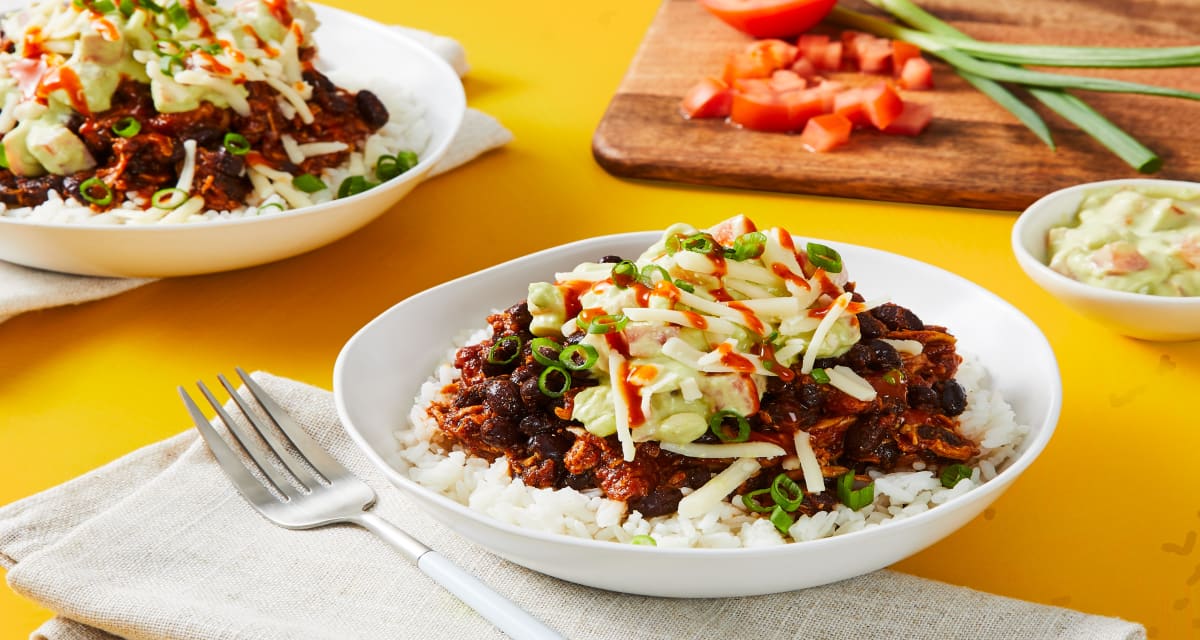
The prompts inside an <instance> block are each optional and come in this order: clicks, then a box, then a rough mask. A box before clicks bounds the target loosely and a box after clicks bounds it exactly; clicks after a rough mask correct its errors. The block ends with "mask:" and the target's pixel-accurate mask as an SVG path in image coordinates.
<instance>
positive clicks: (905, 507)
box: [396, 333, 1029, 549]
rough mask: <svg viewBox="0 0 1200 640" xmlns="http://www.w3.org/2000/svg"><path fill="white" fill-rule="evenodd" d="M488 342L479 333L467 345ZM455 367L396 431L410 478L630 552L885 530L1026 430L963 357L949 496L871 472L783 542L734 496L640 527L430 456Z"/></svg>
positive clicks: (480, 464)
mask: <svg viewBox="0 0 1200 640" xmlns="http://www.w3.org/2000/svg"><path fill="white" fill-rule="evenodd" d="M486 335H487V333H482V334H480V333H477V334H475V335H473V336H470V337H469V338H468V339H467V340H465V341H463V344H467V343H470V342H476V341H478V340H480V339H482V338H483V337H486ZM451 362H453V353H451V354H450V357H449V358H447V360H446V362H445V363H444V364H442V365H441V366H440V367H439V368H438V370H437V371H436V372H435V374H434V375H433V376H432V377H431V378H430V379H429V380H428V381H426V382H425V383H424V384H423V385H422V387H421V390H420V393H419V395H418V396H417V398H416V399H415V403H414V405H413V408H412V411H411V413H410V415H409V424H408V425H406V426H405V428H402V429H400V430H398V431H397V434H396V435H397V438H398V439H399V442H400V451H401V456H402V458H403V459H404V461H406V462H407V463H409V464H410V465H411V466H410V467H409V469H408V475H409V477H410V478H412V480H414V481H415V482H417V483H418V484H421V485H423V486H425V487H428V488H429V489H432V490H433V491H437V492H438V493H441V494H442V495H445V496H447V497H449V498H451V499H453V500H455V501H457V502H459V503H462V504H464V505H467V506H468V507H470V508H471V509H474V510H476V511H479V512H481V513H484V514H486V515H488V516H490V517H492V518H495V519H496V520H499V521H501V522H505V523H508V524H513V525H516V526H519V527H524V528H529V529H536V530H539V531H545V532H549V533H561V534H566V535H570V536H576V537H580V538H591V539H594V540H604V541H611V542H626V543H627V542H630V541H631V540H632V539H633V537H634V536H638V535H649V536H651V537H653V538H654V540H655V542H656V543H657V545H658V546H659V547H673V548H684V547H698V548H713V549H718V548H733V547H761V546H771V545H779V544H786V543H788V542H791V541H797V542H801V541H806V540H815V539H817V538H825V537H830V536H836V535H841V534H845V533H850V532H852V531H858V530H860V529H865V528H868V527H875V526H879V525H885V524H887V523H889V522H895V521H896V520H900V519H903V518H907V517H910V516H913V515H916V514H918V513H922V512H924V511H928V510H929V509H931V508H933V507H935V506H937V505H940V504H943V503H945V502H946V501H948V500H951V499H953V498H955V497H957V496H960V495H962V494H964V493H966V492H968V491H970V490H972V489H974V488H976V487H978V486H980V485H981V484H983V483H984V482H987V481H988V480H991V479H992V478H994V477H995V476H996V474H997V473H998V471H999V470H1000V469H1001V468H1003V466H1004V464H1005V463H1006V462H1008V461H1009V460H1011V459H1012V458H1014V457H1015V456H1016V453H1017V447H1019V446H1020V444H1021V441H1022V440H1023V439H1024V437H1025V435H1026V434H1027V433H1028V431H1029V428H1028V427H1027V426H1024V425H1020V424H1018V423H1017V422H1016V416H1015V415H1014V413H1013V411H1012V408H1011V407H1010V406H1009V405H1008V404H1007V403H1006V402H1005V401H1004V399H1003V398H1002V397H1000V394H999V392H997V391H994V390H991V389H989V388H988V387H987V379H986V371H985V370H984V369H983V367H982V366H981V365H979V363H977V362H975V361H974V359H972V358H971V357H969V356H964V359H963V363H962V365H961V366H960V367H959V369H958V374H957V376H956V380H957V381H958V383H959V384H960V385H962V387H963V389H964V390H965V391H966V392H967V409H966V411H965V412H963V414H962V415H960V416H959V420H960V421H961V429H960V431H961V433H962V434H963V435H965V436H967V437H970V438H972V439H973V440H975V441H977V442H979V443H980V454H979V456H978V457H977V458H976V459H975V460H973V461H972V462H971V465H970V466H972V467H973V472H972V475H971V477H970V478H967V479H964V480H962V481H960V482H959V483H958V484H957V485H956V486H955V487H954V488H953V489H947V488H945V487H943V486H942V483H941V480H940V479H939V478H938V476H937V475H935V474H934V473H933V472H932V471H928V470H923V469H914V470H913V471H897V472H892V473H883V472H882V471H878V470H874V469H872V470H870V471H869V474H870V476H871V477H872V478H873V479H874V480H875V502H874V504H873V505H871V506H870V507H864V508H863V509H860V510H858V511H853V510H851V509H850V508H849V507H847V506H845V505H841V504H839V505H838V507H837V508H836V509H835V510H834V511H829V512H819V513H816V514H814V515H812V516H800V517H799V518H798V519H797V521H796V523H795V524H794V525H792V527H791V529H790V530H789V531H788V534H789V535H788V536H783V535H781V534H780V533H779V531H778V530H777V529H776V528H775V525H773V524H771V522H770V521H768V520H767V519H765V518H762V517H759V516H757V515H755V514H753V513H750V512H749V511H747V510H745V509H744V508H743V507H742V506H741V503H740V499H739V498H736V497H735V498H734V499H733V501H732V502H722V503H720V504H719V505H718V506H717V507H716V508H714V509H713V510H712V511H710V512H708V513H706V514H704V515H703V516H700V517H698V518H687V517H684V516H681V515H679V514H678V513H674V514H670V515H665V516H658V517H655V518H650V519H645V518H643V517H642V516H641V514H640V513H638V512H636V511H634V512H632V513H630V514H629V516H628V517H625V505H624V503H621V502H617V501H614V500H608V499H606V498H603V497H601V495H600V491H599V489H590V490H587V491H576V490H575V489H571V488H564V489H557V490H554V489H539V488H535V487H528V486H526V485H525V483H523V482H522V481H521V480H520V479H515V480H514V479H513V478H511V477H509V474H508V463H507V462H506V460H505V459H504V458H499V459H497V460H496V461H495V462H493V463H488V461H487V460H484V459H482V458H476V457H472V456H468V455H466V454H465V453H464V452H463V451H460V450H454V451H449V452H446V453H441V452H438V451H435V450H434V448H433V447H432V446H431V444H430V438H431V436H432V435H433V434H435V433H437V431H438V426H437V422H436V420H434V419H433V418H431V417H430V416H429V414H428V412H427V408H428V407H429V406H430V404H431V403H432V402H434V401H435V400H447V398H445V397H444V395H443V394H442V391H443V389H445V388H446V386H447V385H448V384H450V383H452V382H454V381H455V380H456V379H457V378H458V371H457V370H456V369H455V368H454V367H453V365H452V364H450V363H451ZM684 491H685V493H686V492H687V490H686V489H685V490H684ZM734 503H736V504H734Z"/></svg>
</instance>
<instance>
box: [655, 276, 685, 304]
mask: <svg viewBox="0 0 1200 640" xmlns="http://www.w3.org/2000/svg"><path fill="white" fill-rule="evenodd" d="M654 295H656V296H660V297H663V298H666V299H667V300H670V301H671V306H675V303H677V302H679V287H677V286H675V285H674V284H673V283H670V282H667V281H666V280H659V281H658V282H655V283H654Z"/></svg>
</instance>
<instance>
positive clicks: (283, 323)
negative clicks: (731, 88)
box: [0, 0, 1200, 638]
mask: <svg viewBox="0 0 1200 640" xmlns="http://www.w3.org/2000/svg"><path fill="white" fill-rule="evenodd" d="M328 4H331V5H334V6H338V7H342V8H345V9H349V10H352V11H356V12H358V13H362V14H364V15H367V16H370V17H372V18H375V19H377V20H379V21H381V22H387V23H402V24H406V25H410V26H414V27H420V28H424V29H429V30H433V31H436V32H441V33H445V34H450V35H453V36H455V37H456V38H458V39H459V40H460V41H461V42H462V43H463V44H464V45H465V47H466V49H467V51H468V54H469V59H470V62H471V64H472V71H471V73H470V75H469V76H468V78H467V80H466V90H467V95H468V100H469V102H470V104H472V105H473V106H475V107H477V108H479V109H482V110H484V111H487V112H488V113H491V114H493V115H495V116H496V117H498V118H499V119H500V120H501V121H502V122H503V123H504V124H505V125H507V126H508V127H509V128H510V129H511V130H512V131H513V132H514V133H515V135H516V140H515V141H514V142H513V143H512V144H511V145H509V146H508V147H507V148H505V149H503V150H501V151H498V152H494V153H492V154H490V155H488V156H486V157H484V158H481V159H480V160H478V161H476V162H474V163H472V164H470V165H468V166H466V167H464V168H461V169H459V170H457V171H454V172H453V173H451V174H448V175H445V176H442V177H439V178H437V179H435V180H432V181H430V182H429V183H427V184H425V185H423V186H421V187H420V188H418V189H417V190H416V191H415V192H413V193H412V194H411V195H410V196H409V197H408V198H406V199H405V200H404V201H403V202H402V203H401V204H400V205H399V206H397V207H396V208H394V209H393V210H392V211H390V212H388V213H387V214H385V215H384V216H383V217H382V218H381V219H379V220H378V221H376V222H374V223H373V224H371V225H370V226H368V227H366V228H365V229H363V230H362V231H359V232H358V233H356V234H354V235H352V236H350V237H348V238H346V239H344V240H342V241H340V242H338V243H336V244H334V245H331V246H329V247H326V248H323V249H320V250H317V251H314V252H312V253H309V254H307V255H303V256H300V257H297V258H294V259H291V260H286V261H283V262H280V263H276V264H272V265H267V266H263V267H258V268H254V269H248V270H243V271H239V272H234V273H227V274H221V275H212V276H199V277H190V278H178V279H172V280H166V281H160V282H157V283H154V284H151V285H149V286H145V287H142V288H140V289H136V290H133V291H131V292H128V293H125V294H122V295H119V296H116V297H114V298H110V299H107V300H102V301H98V302H94V303H89V304H85V305H80V306H77V307H71V308H60V309H52V310H47V311H41V312H34V313H29V314H25V315H23V316H19V317H17V318H15V319H13V320H10V321H8V322H6V323H4V324H0V455H2V458H0V504H7V503H9V502H12V501H14V500H17V499H20V498H22V497H25V496H28V495H30V494H33V493H35V492H37V491H39V490H42V489H46V488H49V487H51V486H54V485H56V484H59V483H61V482H64V481H66V480H68V479H70V478H72V477H75V476H77V475H79V474H81V473H83V472H85V471H87V470H89V469H92V468H94V467H96V466H99V465H101V464H103V463H105V462H107V461H110V460H112V459H115V458H117V457H119V456H121V455H123V454H125V453H128V452H129V451H132V450H134V449H135V448H137V447H140V446H142V445H146V444H149V443H152V442H155V441H157V440H160V439H162V438H164V437H166V436H169V435H171V434H174V433H177V432H179V431H182V430H184V429H186V428H187V426H188V420H187V418H186V416H185V414H184V413H183V410H182V407H181V405H180V404H179V400H178V396H177V395H176V393H175V391H174V387H175V386H176V385H177V384H181V383H190V382H191V381H194V380H196V379H197V378H205V379H210V378H211V377H212V376H214V375H215V374H216V373H217V372H226V373H229V372H231V370H232V368H233V366H235V365H240V366H242V367H244V368H247V369H265V370H269V371H272V372H274V373H276V374H280V375H284V376H289V377H292V378H295V379H298V380H303V381H305V382H309V383H312V384H316V385H320V386H323V387H326V388H329V387H330V386H331V375H332V368H333V362H334V359H335V357H336V356H337V353H338V351H339V349H340V348H341V346H342V344H343V343H344V342H345V341H346V340H347V339H348V338H349V337H350V336H351V334H352V333H353V332H354V331H355V330H357V329H358V328H359V327H360V326H362V325H363V324H364V323H366V322H367V321H368V320H370V319H371V318H373V317H374V316H375V315H377V314H378V313H380V312H382V311H383V310H385V309H386V308H388V307H389V306H391V305H392V304H394V303H395V302H397V301H399V300H401V299H402V298H404V297H406V296H408V295H411V294H413V293H416V292H418V291H420V290H422V289H425V288H427V287H430V286H432V285H435V284H438V283H440V282H443V281H445V280H448V279H450V278H453V277H456V276H459V275H462V274H466V273H469V272H472V271H475V270H478V269H480V268H483V267H487V266H490V265H492V264H495V263H497V262H500V261H503V260H507V259H509V258H514V257H517V256H521V255H523V254H526V253H529V252H532V251H535V250H538V249H543V248H546V247H550V246H553V245H556V244H560V243H563V242H568V241H572V240H577V239H580V238H585V237H588V236H593V235H600V234H608V233H615V232H622V231H634V230H646V229H656V228H661V227H664V226H665V225H667V224H669V223H671V222H675V221H678V220H687V221H689V222H692V223H694V224H696V225H697V226H703V225H707V224H709V223H712V222H716V221H718V220H720V219H723V218H725V217H727V216H729V215H732V214H735V213H745V214H747V215H749V216H751V217H752V218H753V219H754V220H755V221H756V222H758V223H759V225H760V226H764V227H765V226H785V227H787V228H788V229H790V230H792V231H794V232H796V233H800V234H804V235H810V236H815V237H825V238H829V239H832V240H840V241H845V242H851V243H855V244H861V245H867V246H872V247H877V248H880V249H884V250H887V251H891V252H894V253H899V254H903V255H907V256H911V257H914V258H918V259H921V260H924V261H927V262H930V263H932V264H935V265H937V266H940V267H943V268H945V269H948V270H951V271H954V272H956V273H958V274H961V275H963V276H965V277H967V278H969V279H971V280H973V281H975V282H977V283H979V284H981V285H983V286H984V287H986V288H988V289H990V290H992V291H994V292H995V293H997V294H998V295H1000V296H1001V297H1003V298H1005V299H1007V300H1009V301H1010V302H1012V303H1013V304H1015V305H1016V306H1018V307H1019V308H1020V309H1022V310H1023V311H1024V312H1025V313H1027V314H1028V315H1029V316H1030V317H1031V318H1032V319H1033V320H1034V321H1035V322H1037V323H1038V324H1039V325H1040V326H1041V328H1042V329H1043V330H1044V331H1045V332H1046V334H1047V336H1048V337H1049V339H1050V341H1051V343H1052V344H1053V346H1054V348H1055V350H1056V352H1057V355H1058V357H1059V360H1060V366H1061V370H1062V376H1063V381H1064V386H1065V399H1064V404H1063V413H1062V420H1061V422H1060V424H1059V428H1058V431H1057V433H1056V435H1055V437H1054V439H1053V440H1052V441H1051V443H1050V445H1049V447H1048V448H1047V450H1046V451H1045V453H1044V454H1043V456H1042V457H1041V458H1040V459H1039V460H1038V461H1037V463H1036V464H1035V465H1034V466H1033V467H1032V468H1031V469H1030V470H1029V471H1028V472H1027V473H1026V474H1025V475H1024V476H1023V477H1022V478H1020V479H1019V480H1018V481H1017V482H1016V484H1015V485H1014V486H1013V487H1012V489H1010V490H1009V491H1008V492H1007V493H1006V494H1005V495H1004V496H1002V497H1001V498H1000V500H999V501H998V502H997V503H996V504H995V505H994V507H993V508H992V509H990V510H989V511H988V512H987V514H985V516H984V517H981V518H979V519H977V520H976V521H974V522H972V523H970V524H969V525H968V526H967V527H965V528H964V529H962V530H961V531H959V532H957V533H955V534H953V535H951V536H950V537H949V538H948V539H946V540H945V541H943V542H941V543H939V544H937V545H935V546H933V547H932V548H930V549H928V550H926V551H924V552H922V553H920V554H918V555H916V556H914V557H912V558H910V559H908V560H906V561H904V562H901V563H900V564H898V565H896V567H895V568H897V569H899V570H901V571H905V572H909V573H913V574H917V575H921V576H925V577H929V578H935V579H939V580H944V581H948V582H951V583H955V584H960V585H968V586H971V587H975V588H977V589H982V590H985V591H989V592H993V593H998V594H1004V595H1007V596H1012V597H1017V598H1024V599H1029V600H1033V601H1037V602H1042V603H1048V604H1055V605H1061V606H1066V607H1071V608H1075V609H1079V610H1082V611H1086V612H1090V613H1097V614H1104V615H1110V616H1120V617H1124V618H1127V619H1132V620H1137V621H1140V622H1143V623H1145V624H1146V625H1147V627H1148V629H1149V631H1150V634H1151V636H1152V637H1161V638H1184V637H1195V636H1197V635H1200V549H1198V548H1197V546H1198V545H1197V540H1196V538H1197V535H1198V534H1197V532H1198V531H1200V489H1198V488H1197V483H1196V479H1195V478H1196V474H1195V472H1194V470H1193V469H1194V468H1195V466H1196V465H1195V463H1196V461H1197V455H1198V454H1197V451H1200V429H1198V428H1197V420H1196V418H1195V415H1196V411H1195V401H1194V398H1195V397H1196V396H1195V389H1196V384H1195V383H1196V382H1197V381H1198V380H1200V376H1198V375H1197V367H1198V366H1200V344H1196V343H1191V344H1154V343H1143V342H1137V341H1133V340H1129V339H1125V338H1121V337H1118V336H1115V335H1113V334H1111V333H1109V332H1107V331H1106V330H1104V329H1103V328H1101V327H1099V326H1098V325H1096V324H1094V323H1092V322H1091V321H1088V320H1086V319H1083V318H1082V317H1080V316H1078V315H1076V314H1075V313H1073V312H1071V311H1070V310H1068V309H1066V308H1064V307H1063V306H1061V305H1060V304H1059V303H1058V302H1056V301H1055V300H1053V299H1051V298H1050V297H1048V296H1047V295H1046V294H1044V293H1042V292H1041V290H1039V289H1037V288H1036V287H1035V286H1034V285H1033V284H1032V283H1031V282H1030V281H1029V280H1028V279H1026V277H1025V276H1024V275H1023V274H1022V273H1021V272H1020V271H1019V269H1018V268H1017V266H1016V264H1015V262H1014V260H1013V259H1012V257H1011V254H1010V250H1009V239H1008V238H1009V231H1010V228H1011V225H1012V222H1013V220H1014V214H1013V213H1000V212H987V211H972V210H962V209H949V208H937V207H929V206H905V205H894V204H886V203H875V202H863V201H855V200H839V199H824V198H814V197H802V196H793V195H780V194H771V193H759V192H748V191H734V190H721V189H707V188H694V187H687V186H679V185H673V184H666V183H642V182H633V181H626V180H621V179H617V178H614V177H612V176H609V175H608V174H606V173H605V172H604V171H603V170H601V169H600V168H599V167H598V166H597V165H596V164H595V163H594V161H593V160H592V157H591V151H590V141H591V136H592V132H593V130H594V129H595V126H596V124H597V123H598V122H599V121H600V118H601V116H602V115H603V113H604V109H605V107H606V106H607V104H608V101H609V98H610V96H611V94H612V92H613V91H614V90H615V89H616V87H617V85H618V83H619V81H620V79H621V77H622V74H623V73H624V72H625V69H626V67H627V66H628V63H629V60H630V59H631V57H632V56H633V54H634V52H635V51H636V49H637V45H638V42H639V41H640V39H641V37H642V36H643V34H644V32H645V29H646V27H647V26H648V25H649V23H650V21H651V18H652V17H653V15H654V13H655V11H656V9H657V4H658V3H656V2H652V1H650V0H605V1H603V2H562V1H561V0H530V1H526V2H516V3H514V2H494V1H482V0H474V1H470V0H441V1H439V2H429V3H424V2H422V3H417V2H404V3H384V2H367V1H365V0H340V1H337V0H333V1H330V2H329V3H328ZM381 63H386V61H381ZM1114 177H1115V176H1114ZM995 339H996V340H999V341H1003V340H1005V336H1002V335H998V336H996V337H995ZM1013 348H1014V349H1019V348H1020V345H1015V344H1014V345H1013ZM49 615H50V613H49V612H48V611H45V610H42V609H39V608H38V607H36V606H34V605H32V604H31V603H29V602H27V601H25V600H22V599H21V598H20V597H19V596H17V595H15V594H14V593H13V592H12V591H11V590H9V589H0V637H3V638H22V637H26V636H27V635H28V633H29V632H30V631H31V630H33V629H34V628H36V626H37V625H38V624H40V622H41V621H42V620H44V619H46V618H47V617H48V616H49Z"/></svg>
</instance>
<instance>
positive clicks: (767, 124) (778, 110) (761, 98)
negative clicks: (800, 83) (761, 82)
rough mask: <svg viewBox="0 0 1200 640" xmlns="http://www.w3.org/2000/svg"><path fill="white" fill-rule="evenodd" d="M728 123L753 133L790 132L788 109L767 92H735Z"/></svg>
mask: <svg viewBox="0 0 1200 640" xmlns="http://www.w3.org/2000/svg"><path fill="white" fill-rule="evenodd" d="M729 119H730V121H732V122H734V123H736V124H739V125H741V126H743V127H745V128H747V129H753V130H755V131H790V130H791V129H792V123H791V121H790V120H788V108H787V105H786V104H784V103H783V102H782V101H781V100H779V96H778V95H777V94H776V93H774V92H769V91H754V92H747V91H735V92H734V94H733V106H732V108H731V109H730V111H729Z"/></svg>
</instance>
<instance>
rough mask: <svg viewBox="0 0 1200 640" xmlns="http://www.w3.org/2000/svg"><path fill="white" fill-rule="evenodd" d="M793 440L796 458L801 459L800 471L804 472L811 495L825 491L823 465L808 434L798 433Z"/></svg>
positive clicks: (805, 484)
mask: <svg viewBox="0 0 1200 640" xmlns="http://www.w3.org/2000/svg"><path fill="white" fill-rule="evenodd" d="M792 439H793V440H794V441H795V442H796V457H797V458H799V459H800V469H801V471H803V472H804V486H805V488H806V489H807V490H808V492H809V493H821V492H822V491H824V490H825V476H824V475H822V473H821V463H820V461H818V460H817V454H816V453H814V452H813V448H812V442H810V441H809V440H810V436H809V435H808V432H807V431H797V432H796V435H795V436H794V437H793V438H792Z"/></svg>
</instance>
